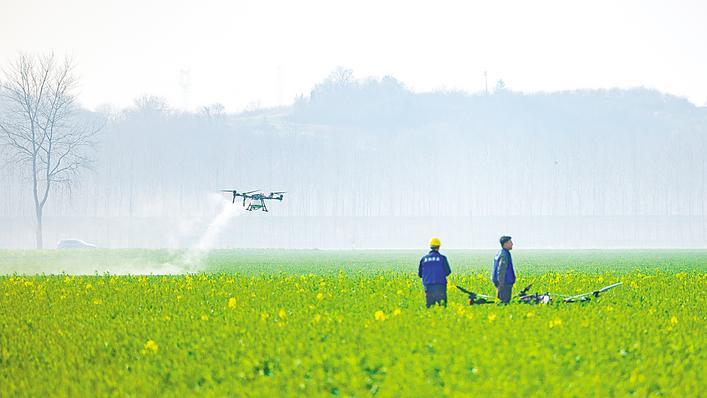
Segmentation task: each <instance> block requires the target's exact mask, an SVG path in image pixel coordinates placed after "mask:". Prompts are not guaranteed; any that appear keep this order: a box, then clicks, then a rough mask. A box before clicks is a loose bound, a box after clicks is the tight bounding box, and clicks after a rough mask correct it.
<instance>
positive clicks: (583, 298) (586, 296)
mask: <svg viewBox="0 0 707 398" xmlns="http://www.w3.org/2000/svg"><path fill="white" fill-rule="evenodd" d="M622 284H623V282H617V283H614V284H613V285H609V286H604V287H602V288H601V289H598V290H594V291H593V292H588V293H582V294H578V295H576V296H570V297H567V298H565V299H564V300H563V301H564V302H565V303H573V302H575V301H587V300H589V296H594V297H599V294H601V293H604V292H605V291H607V290H609V289H613V288H615V287H617V286H619V285H622Z"/></svg>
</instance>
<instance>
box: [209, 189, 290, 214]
mask: <svg viewBox="0 0 707 398" xmlns="http://www.w3.org/2000/svg"><path fill="white" fill-rule="evenodd" d="M221 192H230V193H232V194H233V200H232V201H231V203H236V198H238V197H241V198H243V207H245V209H246V210H248V211H253V210H261V211H264V212H267V211H268V208H267V206H265V201H266V200H279V201H282V199H283V198H284V197H285V194H286V193H287V192H270V193H269V194H264V193H261V192H260V190H258V189H256V190H255V191H249V192H238V191H237V190H235V189H222V190H221ZM246 202H248V206H247V207H246Z"/></svg>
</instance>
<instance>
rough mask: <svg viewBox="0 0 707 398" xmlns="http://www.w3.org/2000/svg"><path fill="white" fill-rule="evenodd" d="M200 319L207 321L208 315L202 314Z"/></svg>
mask: <svg viewBox="0 0 707 398" xmlns="http://www.w3.org/2000/svg"><path fill="white" fill-rule="evenodd" d="M201 320H202V321H208V320H209V316H208V315H206V314H203V315H202V316H201Z"/></svg>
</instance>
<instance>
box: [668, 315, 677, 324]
mask: <svg viewBox="0 0 707 398" xmlns="http://www.w3.org/2000/svg"><path fill="white" fill-rule="evenodd" d="M670 323H672V324H673V325H677V324H678V317H676V316H675V315H673V317H672V318H670Z"/></svg>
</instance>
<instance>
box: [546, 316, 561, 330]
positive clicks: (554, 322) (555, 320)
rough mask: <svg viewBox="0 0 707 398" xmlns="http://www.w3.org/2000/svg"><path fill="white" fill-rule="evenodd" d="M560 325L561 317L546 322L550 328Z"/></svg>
mask: <svg viewBox="0 0 707 398" xmlns="http://www.w3.org/2000/svg"><path fill="white" fill-rule="evenodd" d="M560 325H562V319H560V318H555V319H553V320H551V321H550V322H549V323H548V326H550V328H554V327H556V326H560Z"/></svg>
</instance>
